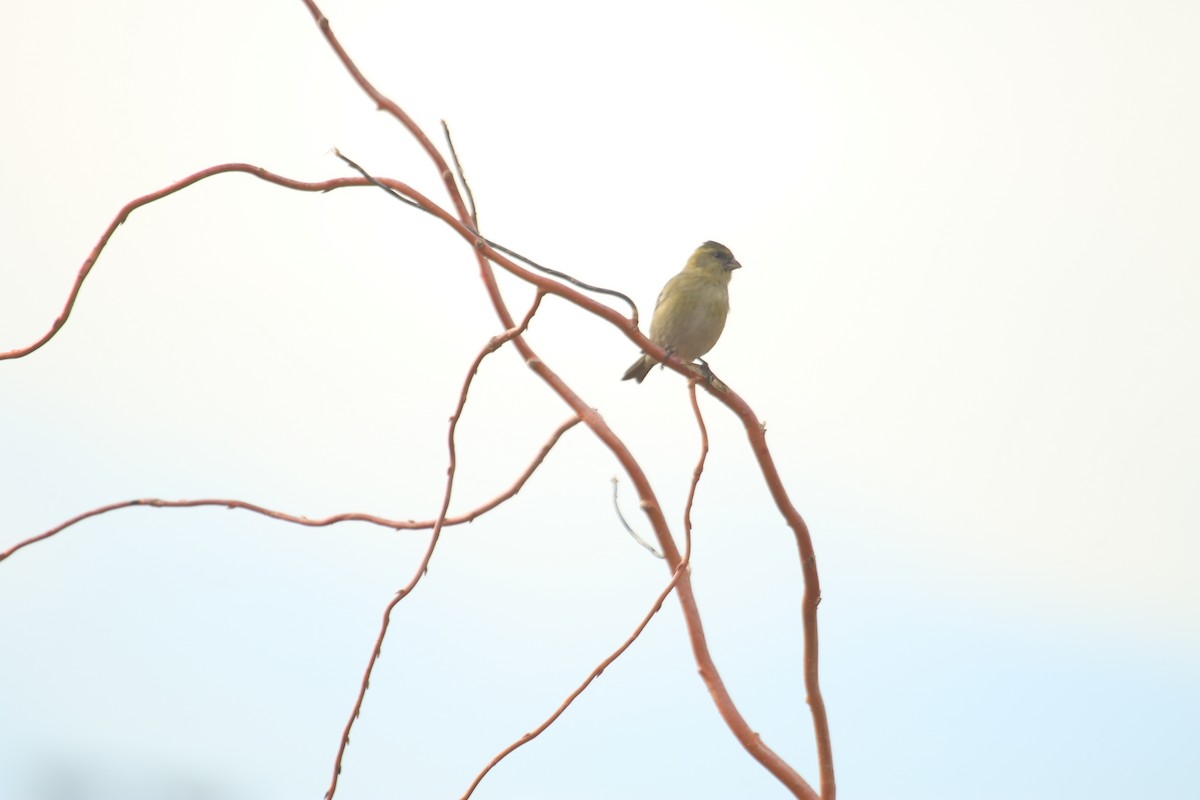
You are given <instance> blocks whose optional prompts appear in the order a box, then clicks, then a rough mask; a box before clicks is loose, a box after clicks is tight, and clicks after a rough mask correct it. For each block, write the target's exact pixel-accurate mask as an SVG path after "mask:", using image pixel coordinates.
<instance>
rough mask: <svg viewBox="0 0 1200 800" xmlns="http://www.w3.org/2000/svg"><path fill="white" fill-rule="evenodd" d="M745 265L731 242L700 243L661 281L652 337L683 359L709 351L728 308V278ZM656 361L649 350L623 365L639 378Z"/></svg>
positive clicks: (629, 375) (722, 326) (722, 327)
mask: <svg viewBox="0 0 1200 800" xmlns="http://www.w3.org/2000/svg"><path fill="white" fill-rule="evenodd" d="M741 266H742V265H741V264H739V263H738V260H737V259H736V258H734V257H733V253H731V252H730V251H729V248H728V247H726V246H725V245H723V244H718V243H717V242H705V243H704V244H702V245H700V246H699V247H697V248H696V252H694V253H692V257H691V258H689V259H688V262H687V264H686V265H685V266H684V268H683V271H682V272H680V273H679V274H678V275H676V276H675V277H674V278H671V280H669V281H667V285H666V286H664V287H663V290H662V292H661V293H660V294H659V295H658V303H657V304H656V305H655V306H654V318H653V319H652V320H650V341H652V342H654V343H655V344H657V345H659V346H661V347H664V348H666V349H667V351H669V352H670V353H672V354H674V355H676V356H678V357H679V358H681V359H683V360H684V361H692V360H694V359H697V358H699V357H700V356H702V355H704V354H705V353H707V352H708V351H709V350H711V349H712V348H713V345H715V344H716V343H717V339H719V338H721V331H723V330H724V329H725V317H726V315H728V314H729V279H730V277H732V275H733V270H735V269H738V268H739V267H741ZM657 363H658V360H657V359H654V358H651V357H650V356H648V355H646V354H645V353H643V354H642V357H641V358H639V359H638V360H637V361H635V362H633V366H632V367H630V368H629V369H628V370H626V371H625V377H624V378H622V379H621V380H623V381H627V380H629V379H630V378H635V379H636V380H637V382H638V383H641V382H642V380H643V379H644V378H645V377H646V376H647V375H648V374H650V370H651V369H652V368H653V367H654V365H655V364H657Z"/></svg>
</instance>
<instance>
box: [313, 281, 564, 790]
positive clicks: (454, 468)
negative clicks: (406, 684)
mask: <svg viewBox="0 0 1200 800" xmlns="http://www.w3.org/2000/svg"><path fill="white" fill-rule="evenodd" d="M542 297H543V295H542V293H541V292H538V294H537V296H536V297H534V298H533V304H532V305H530V307H529V313H527V314H526V315H525V319H524V320H522V321H521V324H520V325H519V326H517V327H512V326H509V329H508V330H506V331H505V332H504V333H502V334H500V335H499V336H493V337H492V339H491V341H489V342H488V343H487V344H486V345H484V347H483V349H482V350H480V351H479V355H477V356H475V360H474V361H472V362H471V368H470V369H469V370H468V371H467V377H466V378H464V379H463V387H462V391H461V392H459V395H458V405H457V406H456V407H455V409H454V413H453V414H452V415H451V416H450V430H449V431H448V432H447V434H446V446H447V449H448V450H449V453H450V466H449V467H447V469H446V492H445V494H444V495H443V496H442V509H441V511H439V512H438V517H437V520H435V521H434V524H433V533H432V534H431V535H430V537H429V548H428V549H427V550H426V551H425V557H424V558H422V559H421V564H420V566H418V567H417V571H416V572H415V573H413V577H412V580H410V581H409V582H408V585H407V586H405V587H404V588H403V589H401V590H400V591H399V592H397V593H396V596H395V597H393V598H392V599H391V602H389V603H388V604H387V607H386V608H384V610H383V619H382V620H381V621H380V624H379V635H378V636H377V637H376V638H375V647H374V649H372V650H371V657H370V658H369V659H367V668H366V669H365V670H364V671H363V677H362V683H361V684H360V686H359V689H358V697H357V698H356V699H355V701H354V708H353V710H352V711H351V712H350V718H349V719H348V720H346V727H345V728H344V729H343V730H342V738H341V741H340V742H338V750H337V756H336V757H335V758H334V760H333V777H332V778H330V781H329V789H328V790H326V792H325V797H326V798H332V797H333V795H334V792H336V791H337V784H338V778H339V777H341V774H342V758H343V757H344V756H345V754H346V748H347V747H349V745H350V730H351V728H353V727H354V721H355V720H357V719H358V715H359V714H361V713H362V704H363V699H364V698H365V697H366V695H367V687H369V686H370V685H371V673H372V672H373V671H374V669H375V664H376V663H377V662H378V661H379V654H380V652H382V650H383V640H384V639H385V638H386V637H387V631H388V625H389V624H390V622H391V619H392V609H394V608H395V607H396V606H397V605H398V604H399V603H400V601H401V600H403V599H404V598H405V597H407V596H408V595H409V593H410V592H412V590H413V589H414V588H416V585H417V583H419V582H420V580H421V578H422V577H424V575H425V573H426V572H427V571H428V569H429V560H430V559H431V558H433V550H434V548H435V547H437V543H438V539H439V538H440V537H441V535H442V526H443V525H444V524H445V521H446V512H447V511H448V510H449V509H450V495H451V493H452V492H453V490H454V476H455V475H456V474H457V472H458V451H457V448H456V446H455V443H454V433H455V431H457V430H458V421H459V420H460V419H462V413H463V409H464V408H466V406H467V393H468V392H470V390H471V383H472V382H473V381H474V380H475V374H476V373H477V372H479V365H480V364H482V363H483V360H484V359H485V358H487V357H488V356H489V355H491V354H492V353H494V352H496V351H497V350H498V349H500V347H501V345H503V344H504V343H505V342H508V341H511V340H512V339H514V338H516V337H518V336H520V335H521V333H522V332H524V330H525V328H527V327H528V326H529V323H530V321H531V320H532V319H533V315H534V314H536V313H537V310H538V306H540V305H541V304H542Z"/></svg>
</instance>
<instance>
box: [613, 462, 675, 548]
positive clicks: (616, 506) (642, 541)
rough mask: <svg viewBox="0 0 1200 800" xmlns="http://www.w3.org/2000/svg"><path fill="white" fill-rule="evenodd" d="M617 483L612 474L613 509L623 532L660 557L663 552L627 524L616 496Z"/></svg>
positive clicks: (615, 477)
mask: <svg viewBox="0 0 1200 800" xmlns="http://www.w3.org/2000/svg"><path fill="white" fill-rule="evenodd" d="M617 484H618V481H617V476H616V475H613V476H612V499H613V509H615V510H616V512H617V519H618V520H619V521H620V523H621V525H622V526H624V528H625V532H626V533H628V534H629V535H630V536H632V537H633V540H634V541H635V542H637V543H638V544H640V545H641V546H642V547H644V548H646V549H647V550H649V551H650V555H652V556H654V557H655V558H662V557H663V554H662V553H660V552H658V549H657V548H656V547H655V546H654V545H652V544H650V543H649V542H647V541H646V540H645V539H643V538H642V537H641V536H638V533H637V531H635V530H634V529H633V526H632V525H630V524H629V521H628V520H627V519H625V514H624V513H623V512H622V511H621V503H620V501H619V500H618V498H617Z"/></svg>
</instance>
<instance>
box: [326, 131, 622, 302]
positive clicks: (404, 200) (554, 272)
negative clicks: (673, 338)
mask: <svg viewBox="0 0 1200 800" xmlns="http://www.w3.org/2000/svg"><path fill="white" fill-rule="evenodd" d="M333 152H334V155H336V156H337V157H338V158H340V159H341V160H342V161H344V162H346V164H348V165H349V166H350V168H351V169H353V170H354V171H355V172H357V173H358V174H359V175H362V176H363V177H364V178H366V179H367V180H369V181H370V182H371V183H373V184H375V185H376V186H378V187H379V188H380V189H383V190H384V191H385V192H387V193H388V194H390V195H391V196H392V197H393V198H395V199H397V200H399V201H400V202H401V203H404V204H405V205H409V206H412V207H413V208H419V209H421V210H422V211H424V212H425V213H426V214H431V215H432V213H433V212H431V211H429V209H427V208H425V207H424V206H422V205H421V204H420V203H418V202H416V201H415V200H411V199H409V198H407V197H405V196H404V195H402V194H400V192H398V191H396V190H395V189H393V188H392V187H390V186H386V185H385V184H383V183H382V182H381V181H379V180H378V179H377V178H375V177H374V176H373V175H371V174H370V173H369V172H367V171H366V170H365V169H363V168H362V167H361V166H359V165H358V164H357V163H356V162H355V161H354V160H353V159H351V158H349V157H347V156H346V155H345V154H343V153H342V152H341V151H340V150H334V151H333ZM455 161H456V162H457V157H455ZM474 232H475V235H476V236H477V237H479V241H481V242H483V243H484V244H486V245H488V246H489V247H491V248H492V249H493V250H498V251H500V252H501V253H504V255H506V256H512V257H513V258H516V259H519V260H521V261H524V262H525V263H526V264H528V265H529V266H531V267H533V268H534V269H536V270H537V271H538V272H541V273H544V274H546V275H553V276H554V277H555V278H559V279H561V280H564V281H566V282H567V283H570V284H573V285H575V286H578V287H579V288H580V289H584V290H585V291H589V292H596V293H597V294H607V295H611V296H612V297H619V298H621V299H622V300H624V301H625V302H626V303H627V304H628V305H629V309H630V311H631V312H632V315H633V316H632V318H633V324H634V325H635V326H636V325H637V324H638V310H637V304H636V303H634V302H633V301H632V300H630V299H629V296H628V295H625V294H622V293H621V292H618V291H617V290H616V289H605V288H604V287H602V286H593V285H591V284H590V283H584V282H583V281H581V280H579V279H577V278H572V277H571V276H570V275H568V274H567V273H565V272H559V271H558V270H556V269H551V268H550V267H545V266H542V265H541V264H539V263H537V262H536V261H534V260H533V259H530V258H527V257H525V256H523V255H521V254H520V253H518V252H517V251H515V250H510V249H508V248H507V247H505V246H504V245H502V244H498V243H496V242H493V241H492V240H491V239H488V238H485V237H483V236H480V235H479V227H478V225H476V227H475V231H474Z"/></svg>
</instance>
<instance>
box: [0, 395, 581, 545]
mask: <svg viewBox="0 0 1200 800" xmlns="http://www.w3.org/2000/svg"><path fill="white" fill-rule="evenodd" d="M578 424H579V417H572V418H571V419H569V420H567V421H566V422H564V423H563V424H561V425H559V426H558V428H557V429H556V430H555V431H554V433H552V434H551V435H550V438H549V439H548V440H547V441H546V443H545V444H543V445H542V449H541V450H539V451H538V453H537V455H535V456H534V458H533V461H531V462H530V463H529V466H527V467H526V468H525V471H524V472H523V473H521V475H520V476H519V477H518V478H517V480H516V481H515V482H514V483H513V485H512V486H510V487H509V488H508V489H506V490H504V491H503V492H501V493H500V494H498V495H496V496H495V497H493V498H492V499H491V500H488V501H487V502H486V503H484V504H483V505H481V506H476V507H475V508H473V509H471V510H470V511H468V512H466V513H465V514H459V515H458V516H454V517H446V521H445V523H444V526H445V527H449V526H451V525H462V524H463V523H465V522H472V521H474V520H475V519H477V518H478V517H480V516H482V515H484V514H486V513H487V512H489V511H491V510H492V509H494V508H496V507H497V506H499V505H500V504H501V503H504V502H505V501H507V500H511V499H512V498H513V497H515V496H516V495H517V493H518V492H520V491H521V489H522V488H524V486H525V484H526V483H527V482H528V481H529V479H530V478H531V477H533V473H534V472H536V471H537V468H538V467H540V466H541V465H542V462H543V461H545V460H546V456H547V455H549V454H550V451H551V450H552V449H553V448H554V445H555V444H557V443H558V440H559V439H561V438H562V435H563V434H564V433H566V432H567V431H569V430H570V429H571V428H574V427H575V426H576V425H578ZM137 506H145V507H149V508H203V507H207V506H219V507H222V508H229V509H240V510H242V511H250V512H252V513H254V514H261V515H263V516H264V517H270V518H271V519H277V520H280V521H281V522H290V523H293V524H295V525H304V526H306V527H309V528H325V527H329V526H331V525H337V524H339V523H342V522H366V523H368V524H370V525H377V526H379V527H381V528H391V529H392V530H397V531H400V530H414V531H415V530H428V529H430V528H432V527H433V526H434V525H435V524H436V522H437V521H436V520H432V519H429V520H419V521H417V520H411V519H410V520H399V519H389V518H387V517H380V516H377V515H375V514H363V513H359V512H352V513H346V514H333V515H331V516H328V517H316V518H313V517H304V516H298V515H295V514H288V513H286V512H284V511H276V510H274V509H271V508H266V507H264V506H260V505H256V504H254V503H248V502H246V501H245V500H234V499H231V498H208V499H203V500H162V499H159V498H156V497H143V498H140V499H137V500H122V501H121V502H118V503H110V504H109V505H105V506H100V507H99V508H93V509H92V510H90V511H85V512H84V513H82V514H80V515H78V516H76V517H72V518H71V519H69V520H67V521H66V522H63V523H61V524H59V525H56V526H55V527H53V528H51V529H50V530H48V531H44V532H42V533H39V534H38V535H36V536H31V537H29V538H28V539H25V540H23V541H20V542H17V543H16V544H15V545H13V546H12V547H10V548H9V549H7V550H3V551H0V561H3V560H4V559H6V558H8V557H9V556H11V555H13V554H14V553H16V552H17V551H18V550H22V549H24V548H26V547H28V546H29V545H31V544H35V543H37V542H40V541H42V540H43V539H49V538H50V537H51V536H54V535H55V534H58V533H61V532H62V531H64V530H66V529H67V528H70V527H71V526H73V525H76V524H78V523H80V522H83V521H84V520H87V519H91V518H92V517H98V516H100V515H101V514H107V513H108V512H110V511H119V510H120V509H123V508H134V507H137Z"/></svg>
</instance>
